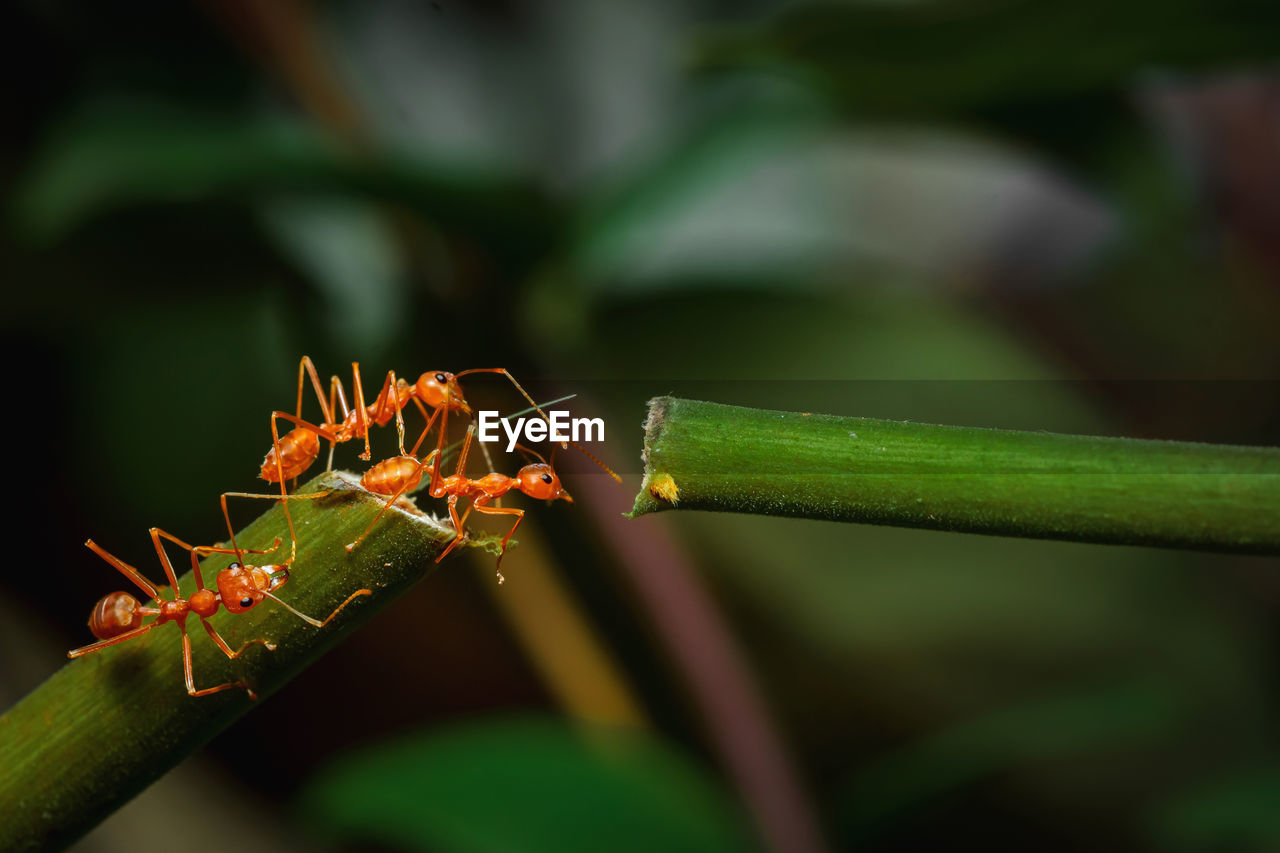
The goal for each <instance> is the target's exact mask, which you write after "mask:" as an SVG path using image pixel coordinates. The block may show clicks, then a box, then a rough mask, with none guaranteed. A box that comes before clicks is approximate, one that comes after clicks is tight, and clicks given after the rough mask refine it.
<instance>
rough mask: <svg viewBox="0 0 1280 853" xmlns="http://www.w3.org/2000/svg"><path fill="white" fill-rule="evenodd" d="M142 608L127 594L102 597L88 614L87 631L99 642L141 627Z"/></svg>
mask: <svg viewBox="0 0 1280 853" xmlns="http://www.w3.org/2000/svg"><path fill="white" fill-rule="evenodd" d="M140 607H142V605H141V603H139V601H138V599H136V598H134V597H133V596H132V595H130V594H129V593H127V592H113V593H111V594H110V595H107V596H104V597H103V599H102V600H101V601H99V602H98V604H97V606H95V607H94V608H93V612H92V613H90V614H89V630H90V631H92V632H93V636H95V637H97V638H98V639H99V640H109V639H111V638H112V637H118V636H120V635H121V634H123V633H125V632H127V631H132V630H134V629H135V628H137V627H139V626H141V625H142V612H141V610H139V608H140Z"/></svg>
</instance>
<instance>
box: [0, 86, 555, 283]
mask: <svg viewBox="0 0 1280 853" xmlns="http://www.w3.org/2000/svg"><path fill="white" fill-rule="evenodd" d="M28 173H29V177H28V178H27V180H26V182H25V184H24V185H23V186H22V187H20V188H19V192H18V193H17V198H16V201H15V204H14V208H13V211H12V213H13V215H14V217H15V220H16V224H17V226H18V228H19V229H20V230H21V231H22V232H24V233H25V235H26V236H27V237H28V238H30V239H33V240H43V241H53V240H56V239H59V238H61V237H63V236H64V235H65V234H66V233H67V232H69V231H71V230H72V229H74V228H76V227H78V226H80V225H81V224H83V223H84V222H86V221H88V220H90V219H92V218H93V217H95V216H99V215H102V214H104V213H110V212H114V211H115V210H118V209H121V208H127V207H137V206H144V205H163V204H183V203H185V204H202V203H211V202H217V201H227V200H232V201H240V202H258V201H262V200H268V199H273V198H276V197H278V196H280V195H286V196H289V197H291V198H297V197H298V196H299V195H301V194H311V195H312V196H314V197H321V198H332V197H334V196H339V197H343V196H347V197H355V198H362V199H375V200H380V201H385V202H393V203H396V204H399V205H403V206H405V207H406V208H408V209H409V210H411V211H413V212H415V213H418V214H420V215H422V216H424V217H426V218H428V219H432V220H434V221H436V222H437V223H438V224H440V225H441V227H447V228H448V229H449V230H450V231H451V232H456V233H460V234H464V235H469V236H471V237H473V238H475V239H477V240H479V241H480V242H482V243H485V244H496V245H499V246H501V247H502V250H503V252H504V253H505V256H507V257H511V258H513V262H516V261H519V260H521V259H528V258H535V257H541V256H542V254H543V253H544V252H545V251H547V248H548V246H550V245H553V244H554V243H555V238H554V229H555V228H557V227H558V222H559V221H560V216H559V214H558V213H557V212H556V211H555V210H554V209H553V208H552V206H551V203H550V202H549V200H548V199H547V198H546V196H545V195H544V194H543V193H542V192H541V191H540V190H538V189H537V188H535V187H533V186H531V185H530V184H528V183H526V182H524V181H523V180H521V179H519V178H516V177H514V176H512V175H509V174H505V173H502V172H500V171H497V170H495V169H492V168H489V167H487V166H485V165H484V164H478V163H459V162H438V161H429V160H426V159H419V158H405V157H397V156H374V155H366V154H363V153H361V152H357V151H354V150H351V149H348V148H344V147H343V146H341V145H340V144H338V143H337V142H336V141H335V140H334V139H332V138H330V137H328V136H326V135H325V134H324V133H323V132H321V131H320V130H319V129H318V128H316V127H313V126H311V125H308V124H306V123H304V122H299V121H295V120H290V119H284V118H280V117H272V116H252V115H250V116H238V115H228V114H215V113H208V112H196V111H191V110H187V109H183V108H178V107H175V106H173V105H169V104H128V105H99V106H97V107H94V108H91V109H88V108H87V109H84V110H81V111H79V112H76V113H73V114H72V115H71V116H69V117H68V118H66V119H65V120H64V121H63V122H62V123H61V124H60V126H58V127H57V128H55V130H54V131H53V132H52V133H51V134H50V136H49V138H48V139H47V140H46V142H45V144H44V145H43V147H42V148H41V150H40V153H39V154H38V156H37V157H36V159H35V161H34V162H33V163H32V164H31V166H30V168H29V170H28Z"/></svg>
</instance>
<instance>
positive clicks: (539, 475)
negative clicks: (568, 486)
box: [516, 462, 573, 503]
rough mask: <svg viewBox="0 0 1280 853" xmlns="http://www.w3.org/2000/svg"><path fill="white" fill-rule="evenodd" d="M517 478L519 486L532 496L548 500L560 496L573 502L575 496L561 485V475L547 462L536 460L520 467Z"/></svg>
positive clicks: (561, 498)
mask: <svg viewBox="0 0 1280 853" xmlns="http://www.w3.org/2000/svg"><path fill="white" fill-rule="evenodd" d="M516 480H518V481H519V486H518V487H517V488H519V489H520V491H522V492H524V493H525V494H526V495H528V496H529V497H531V498H537V499H539V500H546V501H553V500H556V499H557V498H559V499H560V500H566V501H568V502H569V503H573V498H571V497H570V496H569V493H568V492H567V491H565V488H564V486H562V485H560V477H559V476H557V475H556V472H555V470H553V469H552V467H551V466H550V465H548V464H547V463H545V462H534V463H533V464H531V465H526V466H524V467H523V468H521V469H520V473H518V474H516Z"/></svg>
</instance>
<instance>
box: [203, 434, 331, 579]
mask: <svg viewBox="0 0 1280 853" xmlns="http://www.w3.org/2000/svg"><path fill="white" fill-rule="evenodd" d="M277 418H283V419H285V420H287V421H290V422H291V423H294V424H296V425H298V426H300V427H303V428H304V429H309V430H311V431H312V432H314V433H317V434H318V435H321V436H323V437H325V438H327V439H329V441H330V442H335V441H337V440H338V437H337V436H336V435H334V434H333V433H332V432H330V431H329V430H327V429H325V428H324V427H317V426H316V425H314V424H309V423H307V422H306V421H304V420H302V419H301V418H295V417H293V416H292V415H290V414H288V413H287V412H272V413H271V446H272V447H274V448H275V457H276V478H277V479H278V480H279V481H280V500H281V501H282V502H283V503H284V520H285V521H286V522H288V525H289V540H290V542H291V543H292V544H291V546H290V557H289V563H287V564H286V565H292V563H293V560H294V558H295V557H297V556H298V536H297V534H296V533H295V532H294V529H293V516H292V515H290V514H289V495H288V492H286V491H285V485H284V464H283V463H282V462H281V460H280V455H281V454H280V430H279V429H278V428H277V427H276V419H277ZM308 464H310V463H308ZM263 479H266V478H265V477H264V478H263ZM227 526H228V527H230V526H231V522H230V520H228V522H227ZM232 539H233V540H234V539H235V537H234V535H233V536H232Z"/></svg>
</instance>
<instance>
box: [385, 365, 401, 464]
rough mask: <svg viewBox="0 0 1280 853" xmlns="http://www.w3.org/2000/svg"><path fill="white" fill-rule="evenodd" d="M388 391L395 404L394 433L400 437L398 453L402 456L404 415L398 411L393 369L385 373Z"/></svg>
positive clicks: (397, 395)
mask: <svg viewBox="0 0 1280 853" xmlns="http://www.w3.org/2000/svg"><path fill="white" fill-rule="evenodd" d="M387 383H388V385H389V386H390V387H388V389H387V390H388V391H389V392H390V393H391V395H392V399H393V400H394V401H395V406H396V435H397V437H398V438H399V439H400V455H401V456H404V455H405V453H404V415H403V414H402V413H401V411H400V389H399V387H398V386H397V385H396V373H395V371H394V370H392V371H389V372H388V373H387Z"/></svg>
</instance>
